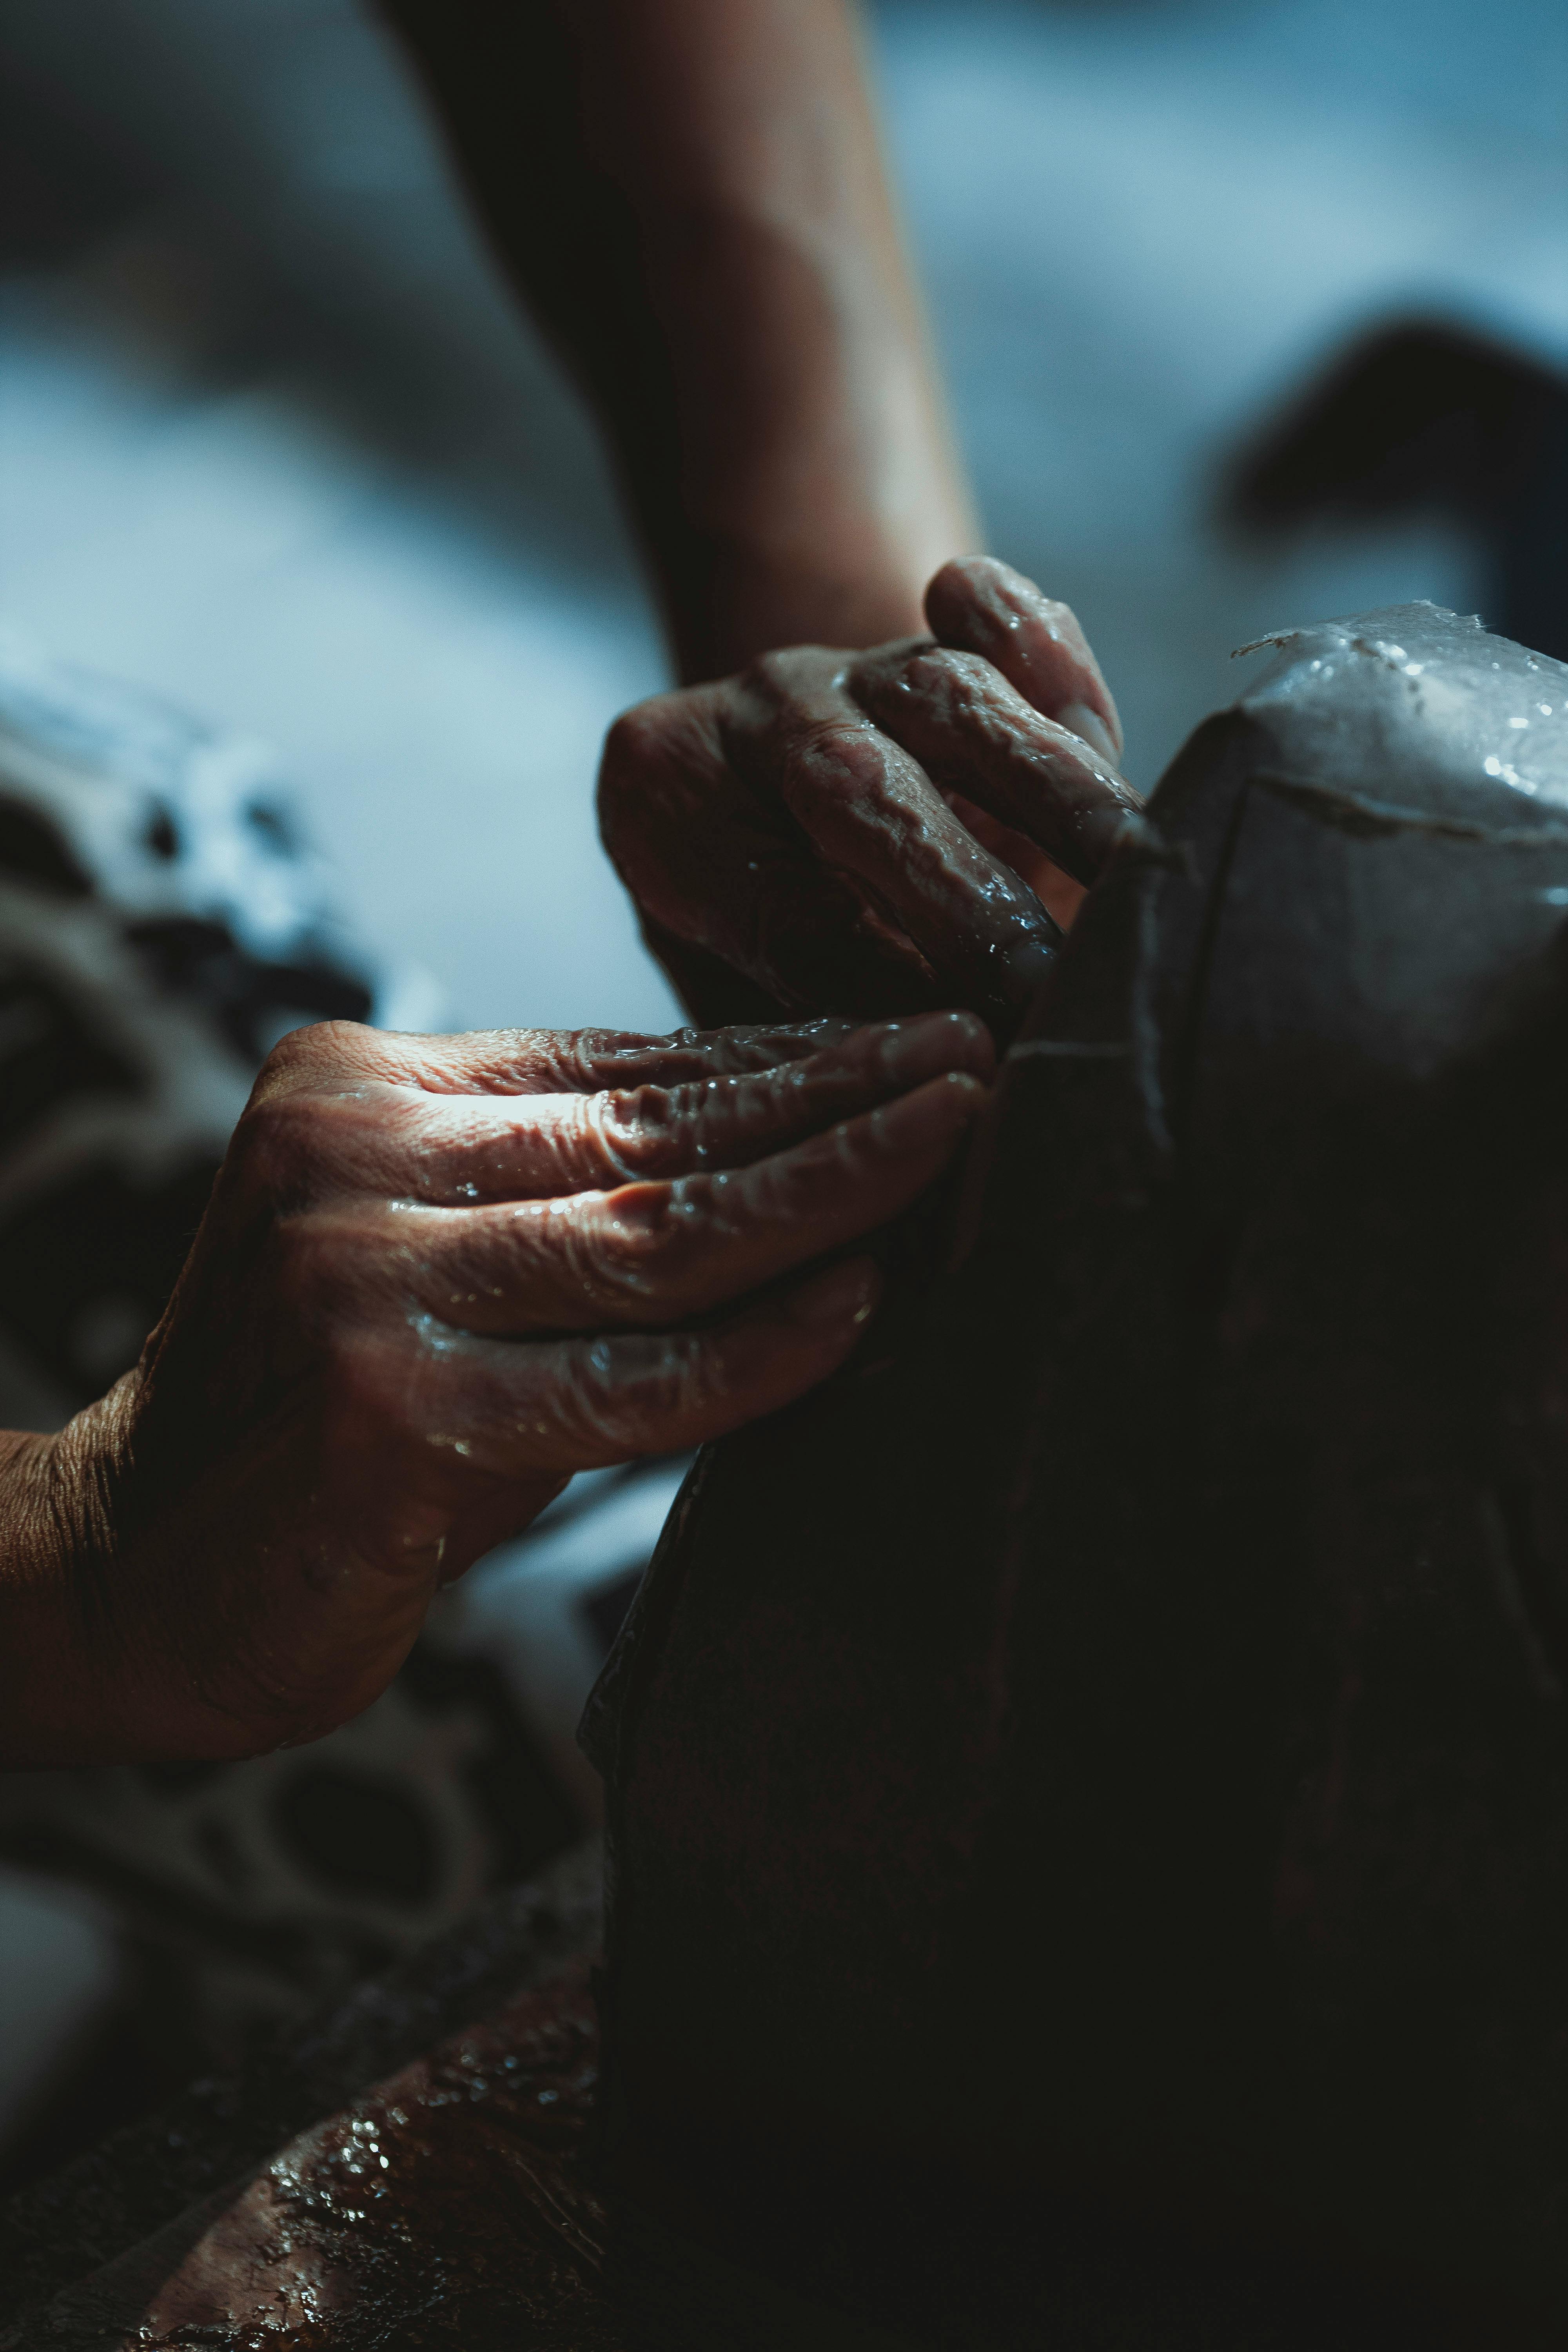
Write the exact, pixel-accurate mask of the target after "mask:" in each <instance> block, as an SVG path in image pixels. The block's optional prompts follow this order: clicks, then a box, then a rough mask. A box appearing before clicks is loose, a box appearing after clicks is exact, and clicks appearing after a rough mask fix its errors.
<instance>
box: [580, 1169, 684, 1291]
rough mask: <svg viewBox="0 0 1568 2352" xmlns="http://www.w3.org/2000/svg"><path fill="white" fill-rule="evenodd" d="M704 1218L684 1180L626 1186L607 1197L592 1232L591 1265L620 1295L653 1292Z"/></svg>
mask: <svg viewBox="0 0 1568 2352" xmlns="http://www.w3.org/2000/svg"><path fill="white" fill-rule="evenodd" d="M705 1223H706V1221H705V1220H704V1219H703V1218H702V1216H701V1213H700V1208H699V1206H698V1205H697V1202H696V1201H695V1200H694V1199H693V1196H692V1192H691V1188H690V1187H689V1186H688V1185H685V1184H682V1183H680V1182H679V1181H677V1182H674V1183H667V1184H653V1183H638V1184H637V1185H631V1186H627V1187H626V1190H625V1191H624V1192H618V1193H612V1194H611V1195H610V1197H609V1204H608V1207H607V1210H606V1213H605V1219H604V1222H603V1223H602V1225H601V1227H600V1229H599V1231H598V1234H597V1235H596V1258H597V1271H598V1273H599V1274H600V1276H601V1277H602V1279H604V1280H605V1282H607V1283H608V1285H609V1286H610V1287H611V1288H612V1290H613V1291H614V1292H616V1294H617V1295H618V1296H620V1297H623V1298H630V1299H634V1300H639V1301H640V1300H646V1299H649V1298H652V1297H657V1296H658V1294H659V1292H660V1291H662V1290H664V1289H666V1288H668V1286H670V1285H671V1284H672V1283H674V1282H676V1281H678V1280H679V1277H680V1276H681V1274H682V1273H683V1272H684V1271H685V1269H686V1267H687V1266H688V1265H689V1264H690V1262H691V1260H692V1258H693V1256H694V1255H696V1254H697V1252H698V1250H699V1249H700V1246H701V1242H702V1237H703V1236H702V1228H703V1226H704V1224H705Z"/></svg>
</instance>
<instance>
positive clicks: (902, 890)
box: [599, 557, 1142, 1030]
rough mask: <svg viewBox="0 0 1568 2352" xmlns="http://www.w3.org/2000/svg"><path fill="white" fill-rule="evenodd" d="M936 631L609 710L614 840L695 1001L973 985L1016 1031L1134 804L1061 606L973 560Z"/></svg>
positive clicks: (667, 957) (871, 1012) (727, 1014)
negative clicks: (614, 715) (621, 711)
mask: <svg viewBox="0 0 1568 2352" xmlns="http://www.w3.org/2000/svg"><path fill="white" fill-rule="evenodd" d="M926 616H927V619H928V620H929V621H930V623H931V630H932V632H933V634H932V635H931V636H930V637H910V638H903V639H900V640H898V641H896V642H894V643H892V644H890V645H885V646H874V647H872V648H871V649H870V650H869V651H867V652H859V653H856V652H844V651H836V650H834V649H832V648H830V647H826V646H795V647H792V648H790V649H788V650H787V651H784V652H782V653H773V654H767V655H764V656H763V658H762V659H761V660H760V661H757V662H754V663H753V664H752V667H750V668H749V669H747V670H745V671H742V673H741V674H740V675H739V676H738V677H729V678H721V679H720V680H718V681H717V683H715V684H713V685H710V686H700V687H691V688H686V689H685V690H684V691H682V692H679V693H676V694H666V695H658V696H656V697H655V698H653V699H652V700H651V701H648V702H644V703H639V704H638V705H637V708H636V709H633V710H630V711H628V712H626V715H625V717H624V718H622V719H619V720H618V721H617V722H616V726H615V727H614V728H613V729H612V730H611V733H610V737H609V740H608V742H607V744H606V746H605V760H604V765H603V769H602V771H601V774H600V782H599V807H600V822H601V825H602V829H603V832H604V837H605V846H606V848H607V849H608V851H609V853H610V856H611V858H612V859H613V861H614V863H615V865H616V868H617V870H618V872H619V873H620V876H621V878H622V880H623V881H624V882H625V883H626V887H627V888H628V889H629V890H630V892H631V894H632V897H633V898H634V899H635V900H636V901H637V907H638V909H639V911H640V913H641V915H642V918H643V923H644V928H645V931H646V933H647V938H648V940H649V944H650V945H651V946H652V947H653V949H654V951H655V953H656V954H658V956H659V957H660V959H661V961H663V962H664V963H665V965H666V968H667V969H668V971H669V973H670V976H671V978H672V979H673V980H674V981H675V982H676V985H677V986H678V987H679V988H680V989H681V991H682V992H683V994H684V995H685V997H686V1000H687V1002H688V1003H689V1004H690V1006H691V1008H692V1010H693V1012H694V1013H696V1015H697V1017H698V1018H699V1019H700V1020H704V1021H707V1020H714V1021H721V1020H722V1021H728V1020H736V1019H752V1020H755V1019H761V1018H766V1017H776V1015H777V1014H778V1013H780V1012H784V1013H789V1014H800V1013H839V1014H847V1015H850V1016H853V1017H860V1018H868V1017H875V1016H877V1015H879V1014H884V1013H910V1012H918V1011H921V1010H923V1009H924V1008H926V1007H928V1006H934V1005H938V1004H963V1005H966V1006H967V1007H968V1008H969V1009H970V1010H971V1011H973V1012H975V1013H980V1014H981V1015H982V1016H983V1017H984V1019H986V1020H987V1021H989V1022H990V1023H991V1024H993V1026H994V1027H996V1028H998V1029H1000V1030H1006V1029H1009V1028H1011V1027H1012V1026H1013V1025H1014V1024H1016V1021H1017V1019H1018V1017H1019V1015H1020V1013H1022V1011H1023V1010H1024V1008H1025V1006H1026V1004H1027V1003H1028V1000H1029V997H1030V996H1031V994H1032V993H1033V992H1034V990H1035V988H1036V987H1037V985H1038V982H1039V981H1040V979H1041V978H1042V977H1043V975H1044V973H1045V971H1046V970H1047V968H1048V966H1049V963H1050V961H1051V958H1052V955H1053V954H1054V952H1055V950H1056V949H1057V947H1058V945H1059V943H1060V940H1061V933H1062V929H1063V928H1065V926H1066V925H1067V924H1068V923H1069V922H1070V921H1071V919H1072V917H1073V915H1074V914H1075V913H1076V911H1077V908H1078V905H1079V900H1080V899H1081V898H1082V897H1083V894H1084V890H1085V888H1086V887H1087V886H1088V885H1089V883H1091V882H1093V881H1094V880H1095V878H1096V877H1097V876H1098V875H1099V873H1100V868H1101V866H1103V864H1104V862H1105V860H1106V858H1107V856H1109V855H1110V848H1111V845H1112V844H1113V843H1114V842H1115V840H1116V839H1117V837H1118V835H1120V834H1121V831H1122V830H1123V828H1124V827H1125V826H1126V825H1127V824H1129V822H1130V821H1131V820H1133V819H1135V817H1136V814H1137V813H1138V811H1139V810H1140V809H1141V807H1142V803H1141V802H1140V800H1139V798H1138V795H1137V794H1136V793H1134V792H1133V791H1132V789H1131V786H1130V785H1129V784H1128V783H1126V782H1125V781H1124V780H1123V779H1122V777H1121V775H1120V774H1119V773H1118V772H1117V768H1116V761H1118V760H1119V759H1120V757H1121V723H1120V721H1119V719H1118V718H1117V714H1116V705H1115V703H1114V702H1113V701H1112V700H1111V698H1110V689H1109V688H1107V686H1106V683H1105V680H1104V678H1103V677H1101V676H1100V666H1099V664H1098V663H1097V662H1096V660H1095V658H1094V656H1093V654H1092V653H1091V652H1090V651H1089V645H1088V642H1087V640H1086V639H1085V637H1084V635H1083V632H1082V630H1081V629H1080V628H1079V625H1078V622H1077V621H1076V619H1075V618H1074V617H1073V614H1071V613H1070V612H1069V611H1068V607H1067V606H1066V605H1065V604H1054V603H1053V602H1052V601H1051V600H1050V599H1049V598H1048V597H1047V596H1045V595H1043V594H1042V593H1041V592H1040V591H1039V589H1037V587H1036V586H1035V585H1034V583H1032V582H1031V581H1027V580H1025V579H1024V578H1023V577H1022V576H1021V575H1020V574H1019V573H1018V572H1013V571H1010V570H1009V569H1008V567H1007V566H1006V565H1005V563H998V562H994V561H993V560H992V559H990V558H988V557H973V558H970V559H965V560H963V561H960V562H952V563H948V564H944V565H943V567H942V570H941V571H940V572H938V573H937V574H936V576H935V578H934V579H933V580H932V582H931V585H930V587H929V588H928V589H927V591H926Z"/></svg>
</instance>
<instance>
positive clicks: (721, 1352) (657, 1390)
mask: <svg viewBox="0 0 1568 2352" xmlns="http://www.w3.org/2000/svg"><path fill="white" fill-rule="evenodd" d="M878 1295H879V1276H878V1273H877V1269H876V1267H875V1265H873V1264H872V1263H871V1262H870V1261H869V1260H868V1259H866V1258H857V1259H853V1260H850V1261H849V1262H848V1263H847V1264H842V1265H836V1266H832V1267H829V1268H827V1269H826V1270H825V1271H824V1272H821V1273H818V1274H815V1275H811V1276H806V1277H805V1279H804V1280H799V1281H796V1282H795V1283H792V1284H791V1285H790V1286H789V1287H788V1288H787V1289H784V1290H781V1291H779V1292H776V1293H773V1294H772V1295H771V1296H770V1297H768V1298H766V1299H765V1300H760V1301H758V1302H757V1303H756V1304H754V1305H752V1306H751V1307H747V1308H745V1309H744V1310H743V1311H742V1313H740V1314H737V1315H735V1316H734V1317H732V1318H728V1319H727V1320H725V1321H724V1322H721V1323H719V1324H716V1325H714V1326H713V1327H712V1328H710V1329H708V1330H705V1331H675V1332H658V1333H636V1334H634V1333H617V1334H616V1336H614V1337H613V1338H607V1337H604V1336H600V1337H597V1338H594V1339H558V1340H553V1341H544V1342H531V1343H523V1344H521V1345H520V1344H519V1343H518V1342H516V1341H508V1340H502V1339H477V1338H470V1337H468V1335H466V1334H457V1335H454V1337H453V1339H452V1341H451V1342H450V1343H449V1344H448V1345H447V1346H446V1347H444V1348H443V1349H442V1350H441V1351H440V1352H439V1353H438V1354H436V1355H432V1356H429V1357H427V1358H426V1359H425V1360H424V1361H423V1363H422V1365H421V1366H420V1368H419V1370H418V1371H417V1372H416V1376H415V1389H414V1399H415V1402H414V1407H413V1410H414V1413H415V1415H416V1418H421V1419H423V1420H424V1421H425V1422H427V1423H428V1424H429V1426H428V1432H427V1436H428V1442H430V1443H431V1444H435V1445H437V1446H440V1447H444V1448H454V1449H460V1451H461V1454H462V1455H463V1456H464V1458H465V1459H466V1461H467V1462H468V1465H470V1466H471V1468H472V1470H474V1471H475V1472H478V1473H479V1474H480V1475H489V1476H492V1477H500V1478H519V1477H531V1476H534V1475H539V1474H541V1473H552V1472H570V1471H575V1470H592V1469H597V1468H600V1467H602V1466H604V1465H607V1464H610V1463H614V1462H625V1461H628V1460H630V1459H632V1458H633V1457H634V1456H636V1455H637V1454H679V1453H684V1452H686V1451H687V1450H688V1449H689V1447H691V1446H694V1445H701V1444H706V1443H707V1442H708V1441H709V1440H710V1438H715V1437H722V1436H723V1435H724V1434H725V1433H727V1432H728V1431H730V1430H731V1429H738V1428H740V1427H741V1425H742V1423H745V1422H748V1421H754V1420H755V1419H756V1418H757V1417H758V1416H759V1415H760V1414H762V1413H766V1412H777V1411H778V1409H779V1408H780V1407H781V1406H782V1405H786V1404H789V1403H790V1402H793V1400H794V1399H795V1398H796V1397H797V1396H800V1395H802V1394H803V1393H804V1392H805V1391H806V1390H807V1389H810V1388H814V1387H815V1386H816V1383H817V1381H821V1380H824V1379H826V1376H827V1374H828V1373H829V1372H831V1371H833V1370H836V1369H837V1366H838V1365H839V1364H841V1363H842V1362H843V1361H844V1359H845V1358H846V1357H847V1355H848V1353H849V1351H850V1349H852V1348H853V1347H854V1345H855V1342H856V1340H857V1339H858V1337H859V1335H860V1332H861V1330H862V1328H864V1326H865V1324H866V1322H867V1320H868V1318H869V1316H870V1314H871V1312H872V1310H873V1308H874V1307H875V1304H876V1300H877V1297H878ZM398 1377H399V1380H400V1381H401V1383H402V1398H403V1399H407V1397H408V1395H409V1381H408V1375H407V1372H406V1369H405V1367H403V1366H402V1365H400V1366H399V1368H398ZM403 1409H404V1411H405V1413H406V1412H407V1410H408V1407H407V1405H406V1404H404V1408H403Z"/></svg>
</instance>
